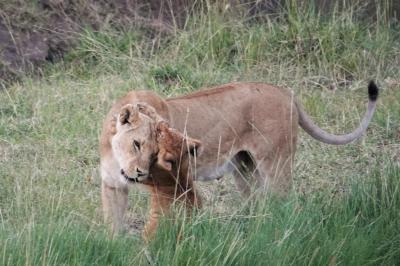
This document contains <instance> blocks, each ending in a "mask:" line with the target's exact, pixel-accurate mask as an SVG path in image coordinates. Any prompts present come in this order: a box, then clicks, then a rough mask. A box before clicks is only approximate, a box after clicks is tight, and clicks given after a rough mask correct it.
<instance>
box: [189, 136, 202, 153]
mask: <svg viewBox="0 0 400 266" xmlns="http://www.w3.org/2000/svg"><path fill="white" fill-rule="evenodd" d="M185 141H186V145H187V149H188V151H189V154H190V155H191V156H193V157H197V156H199V154H200V153H201V141H200V140H197V139H192V138H189V137H186V138H185Z"/></svg>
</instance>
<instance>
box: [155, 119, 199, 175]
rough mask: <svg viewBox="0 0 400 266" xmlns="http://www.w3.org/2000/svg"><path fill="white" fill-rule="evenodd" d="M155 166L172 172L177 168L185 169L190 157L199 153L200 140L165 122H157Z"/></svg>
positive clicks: (175, 172) (176, 172)
mask: <svg viewBox="0 0 400 266" xmlns="http://www.w3.org/2000/svg"><path fill="white" fill-rule="evenodd" d="M157 142H158V154H157V166H158V167H160V168H161V169H164V170H165V171H168V172H171V171H172V172H173V174H178V169H180V170H183V171H187V170H188V167H189V163H190V159H191V158H190V157H193V158H194V157H196V156H198V155H199V152H200V148H201V142H200V141H199V140H196V139H192V138H189V137H187V136H185V135H183V134H182V133H181V132H179V131H177V130H175V129H173V128H170V127H169V126H168V124H167V123H166V122H159V123H158V124H157Z"/></svg>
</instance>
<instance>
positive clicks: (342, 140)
mask: <svg viewBox="0 0 400 266" xmlns="http://www.w3.org/2000/svg"><path fill="white" fill-rule="evenodd" d="M378 94H379V89H378V87H377V86H376V85H375V83H374V81H370V83H369V85H368V97H369V102H368V109H367V112H366V113H365V115H364V118H363V120H362V121H361V124H360V126H359V127H358V128H357V129H355V130H354V131H353V132H351V133H349V134H345V135H334V134H330V133H328V132H326V131H324V130H322V129H321V128H319V127H318V126H317V125H316V124H314V122H313V121H312V120H311V119H310V117H309V116H308V115H307V114H306V112H304V110H303V109H302V108H301V106H300V105H299V104H298V103H296V106H297V110H298V112H299V124H300V126H301V127H302V128H303V129H304V130H305V131H306V132H307V133H308V134H310V135H311V136H312V137H313V138H315V139H317V140H319V141H322V142H324V143H327V144H334V145H341V144H347V143H349V142H352V141H353V140H356V139H358V138H359V137H361V135H362V134H363V133H364V132H365V130H366V129H367V127H368V124H369V122H370V121H371V118H372V115H373V114H374V111H375V107H376V99H377V98H378Z"/></svg>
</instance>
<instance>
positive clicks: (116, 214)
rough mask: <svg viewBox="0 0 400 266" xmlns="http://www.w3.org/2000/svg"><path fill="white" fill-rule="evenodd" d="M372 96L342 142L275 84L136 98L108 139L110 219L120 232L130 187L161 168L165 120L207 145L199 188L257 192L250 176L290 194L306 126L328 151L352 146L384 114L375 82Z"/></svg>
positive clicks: (127, 99) (105, 194)
mask: <svg viewBox="0 0 400 266" xmlns="http://www.w3.org/2000/svg"><path fill="white" fill-rule="evenodd" d="M368 94H369V103H368V108H367V112H366V113H365V115H364V118H363V120H362V122H361V124H360V126H359V127H358V128H357V129H355V130H354V131H353V132H352V133H349V134H346V135H340V136H337V135H332V134H329V133H327V132H325V131H323V130H322V129H321V128H319V127H318V126H316V125H315V124H314V123H313V122H312V120H311V119H310V118H309V117H308V115H307V114H306V113H305V112H304V110H303V109H302V108H301V106H300V104H298V103H297V101H296V100H295V99H294V98H293V95H292V94H291V93H290V92H288V91H286V90H284V89H282V88H279V87H276V86H272V85H269V84H263V83H229V84H225V85H221V86H217V87H213V88H210V89H205V90H201V91H198V92H195V93H192V94H188V95H185V96H180V97H176V98H170V99H163V98H161V97H160V96H158V95H157V94H155V93H154V92H151V91H132V92H129V93H128V94H127V95H126V96H124V97H123V98H122V99H120V100H119V101H117V102H116V103H115V104H114V105H113V107H112V108H111V110H110V112H109V113H108V115H107V117H106V118H105V121H104V124H103V131H102V134H101V139H100V153H101V175H102V198H103V206H104V210H105V215H106V218H107V217H110V216H112V218H113V227H114V229H118V228H119V227H120V226H121V221H122V217H123V213H124V211H125V209H126V204H127V194H128V187H127V180H128V179H131V180H134V181H138V182H143V181H145V180H146V179H147V178H148V176H149V169H150V166H151V165H152V163H153V162H156V161H158V160H156V159H155V157H154V154H153V152H154V151H155V150H157V140H156V137H155V136H154V132H156V131H155V127H156V124H157V123H159V122H157V121H159V120H161V119H164V120H166V121H169V123H170V125H171V126H172V127H174V128H176V129H178V130H179V131H181V132H185V133H186V134H187V135H188V136H191V137H193V138H196V139H199V140H200V141H201V143H202V155H201V156H199V157H197V158H196V163H195V164H194V167H193V171H194V179H195V180H212V179H217V178H220V177H222V176H223V175H224V174H225V173H229V172H230V173H232V174H233V176H234V178H235V181H236V184H237V187H238V189H239V190H240V191H241V192H242V193H243V194H249V192H250V185H251V183H252V182H251V180H248V179H247V177H249V176H250V177H254V179H255V184H256V186H257V187H258V188H259V189H260V190H261V191H272V192H276V193H278V194H285V193H287V191H288V190H289V188H290V187H291V183H292V179H291V172H292V164H293V157H294V154H295V151H296V143H297V134H298V125H300V126H301V127H302V128H303V129H304V130H305V131H306V132H307V133H309V134H310V135H311V136H312V137H314V138H316V139H317V140H319V141H322V142H324V143H328V144H336V145H338V144H346V143H349V142H352V141H354V140H356V139H357V138H359V137H360V136H361V135H362V134H363V133H364V132H365V130H366V128H367V126H368V124H369V122H370V120H371V118H372V115H373V113H374V110H375V107H376V99H377V97H378V88H377V86H376V85H375V83H374V82H372V81H371V82H370V84H369V86H368ZM139 103H140V104H139ZM143 103H147V104H143ZM126 104H136V105H137V107H136V109H137V110H135V116H134V119H133V120H132V126H131V127H128V126H127V124H126V123H125V124H124V123H122V122H124V121H125V120H126V119H125V117H126V116H124V111H122V112H120V111H121V108H123V106H124V105H126ZM119 113H120V115H119V117H118V118H117V119H116V118H115V117H116V116H118V114H119ZM121 113H122V115H121ZM138 121H139V122H138ZM115 124H117V125H116V126H115ZM127 177H128V178H127Z"/></svg>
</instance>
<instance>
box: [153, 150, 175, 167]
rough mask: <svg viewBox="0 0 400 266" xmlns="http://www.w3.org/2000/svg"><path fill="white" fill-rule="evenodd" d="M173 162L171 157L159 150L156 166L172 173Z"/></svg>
mask: <svg viewBox="0 0 400 266" xmlns="http://www.w3.org/2000/svg"><path fill="white" fill-rule="evenodd" d="M173 162H174V158H173V155H172V154H170V153H168V152H166V151H165V150H164V149H161V150H160V151H159V152H158V155H157V165H158V166H159V167H160V168H162V169H164V170H166V171H168V172H170V171H172V163H173Z"/></svg>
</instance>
